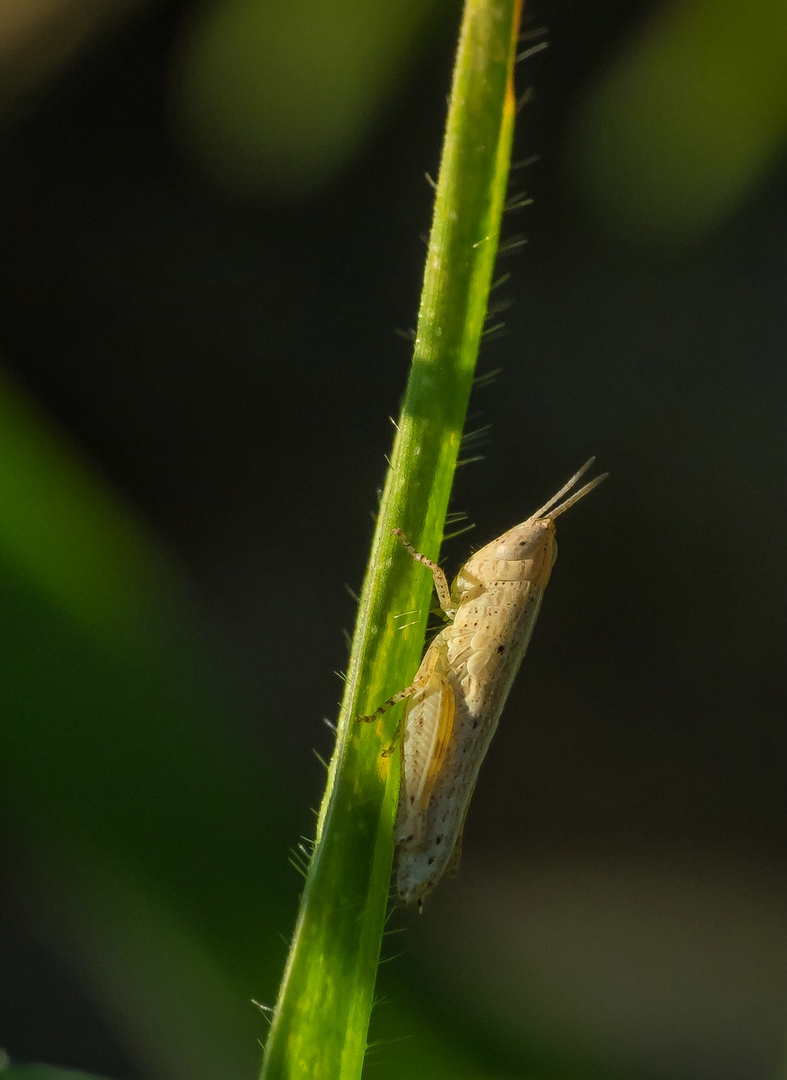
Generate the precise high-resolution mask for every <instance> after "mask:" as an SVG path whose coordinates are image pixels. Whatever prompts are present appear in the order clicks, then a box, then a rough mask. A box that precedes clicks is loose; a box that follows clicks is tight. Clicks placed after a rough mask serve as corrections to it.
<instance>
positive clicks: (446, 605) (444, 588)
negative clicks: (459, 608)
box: [391, 529, 456, 619]
mask: <svg viewBox="0 0 787 1080" xmlns="http://www.w3.org/2000/svg"><path fill="white" fill-rule="evenodd" d="M391 533H392V535H393V536H395V537H396V539H397V540H400V541H401V543H402V544H403V545H404V547H405V548H406V550H407V551H409V553H410V554H411V555H412V557H413V558H414V559H415V561H416V562H419V563H423V565H424V566H428V567H429V569H430V570H431V571H432V577H433V578H434V588H435V592H436V593H437V599H438V600H439V601H440V607H441V608H442V609H443V611H444V612H445V614H446V615H447V617H448V618H449V619H453V617H454V615H456V608H455V607H454V604H453V601H452V600H451V590H450V588H449V587H448V579H447V578H446V576H445V574H444V573H443V571H442V568H441V567H439V566H438V565H437V563H436V562H432V560H431V559H430V558H428V557H427V556H426V555H422V554H421V552H420V551H416V550H415V548H414V547H413V545H412V544H411V543H410V541H409V540H408V539H407V537H406V536H405V535H404V533H403V532H402V530H401V529H391Z"/></svg>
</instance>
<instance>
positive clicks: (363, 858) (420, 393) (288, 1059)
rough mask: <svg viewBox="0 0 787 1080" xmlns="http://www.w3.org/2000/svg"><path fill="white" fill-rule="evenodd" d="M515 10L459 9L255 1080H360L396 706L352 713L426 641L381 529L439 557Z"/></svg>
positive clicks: (486, 266)
mask: <svg viewBox="0 0 787 1080" xmlns="http://www.w3.org/2000/svg"><path fill="white" fill-rule="evenodd" d="M520 14H521V0H467V2H466V5H465V11H464V16H463V22H462V29H461V34H460V40H459V48H458V51H457V59H456V66H455V69H454V76H453V85H452V91H451V100H450V105H449V113H448V122H447V126H446V134H445V141H444V145H443V155H442V161H441V165H440V174H439V179H438V184H437V195H436V199H435V210H434V220H433V224H432V231H431V235H430V238H429V250H428V255H427V262H426V270H425V274H424V286H423V292H422V294H421V304H420V310H419V314H418V327H417V336H416V342H415V351H414V355H413V364H412V370H411V372H410V378H409V381H408V385H407V391H406V394H405V399H404V404H403V406H402V411H401V415H400V418H399V422H398V425H397V433H396V438H395V440H394V447H393V453H392V456H391V464H390V468H389V470H388V475H387V479H386V483H385V490H384V494H383V498H382V502H381V504H380V510H379V514H378V519H377V527H376V530H375V535H374V540H373V544H372V552H371V558H370V561H369V567H368V570H367V574H366V579H365V581H364V586H363V591H362V594H361V600H360V605H359V611H358V620H357V625H356V629H355V636H354V639H353V645H352V651H351V655H350V663H349V669H348V673H347V683H346V688H345V694H344V700H343V703H342V708H341V714H340V720H339V725H338V732H337V739H336V749H335V751H334V755H333V758H332V760H331V765H330V768H329V771H328V785H327V788H326V791H325V796H324V799H323V803H322V807H321V810H320V815H319V820H318V824H317V835H316V840H315V849H314V854H313V857H312V860H311V864H310V866H309V871H308V874H307V878H306V886H305V889H304V892H303V896H302V899H301V907H300V912H299V915H298V922H297V926H296V930H295V935H294V937H293V942H292V946H291V949H290V955H289V958H288V961H287V967H286V971H285V975H284V980H283V983H282V988H281V993H280V996H279V1000H278V1003H277V1006H276V1010H275V1014H274V1019H273V1024H272V1027H271V1032H270V1036H269V1038H268V1042H267V1045H266V1048H265V1056H264V1059H263V1065H262V1077H263V1080H284V1078H286V1080H295V1078H301V1077H303V1078H304V1080H305V1078H308V1080H321V1078H323V1077H324V1078H326V1080H328V1078H330V1080H336V1078H338V1077H340V1078H342V1080H344V1078H351V1077H352V1078H354V1077H358V1076H360V1073H361V1068H362V1065H363V1057H364V1053H365V1049H366V1037H367V1030H368V1025H369V1014H370V1012H371V1007H372V1000H373V993H374V982H375V974H376V969H377V963H378V959H379V954H380V945H381V940H382V933H383V925H384V920H385V914H386V908H387V901H388V888H389V881H390V873H391V863H392V859H393V838H392V832H393V820H394V815H395V811H396V800H397V793H398V762H397V756H396V755H393V756H392V757H382V756H381V750H382V749H383V748H384V747H385V746H387V745H388V743H389V742H390V739H391V738H392V735H393V730H394V728H395V727H396V722H397V716H396V713H397V712H398V710H392V711H391V714H390V715H389V716H386V717H385V719H384V720H383V721H381V722H380V723H379V724H378V725H376V726H374V727H372V726H367V725H359V724H356V723H355V718H356V717H357V716H358V715H359V714H363V713H369V712H372V711H373V710H374V709H375V708H376V706H377V705H379V704H380V702H381V701H383V700H385V698H386V697H388V696H389V695H390V694H392V693H394V692H396V691H398V690H400V689H401V688H402V687H403V686H405V685H406V684H407V683H408V682H409V681H410V680H411V679H412V676H413V673H414V671H415V670H416V668H417V666H418V660H419V657H420V654H421V650H422V647H423V639H424V633H425V627H426V617H427V612H428V608H429V593H430V589H431V577H430V575H429V574H428V572H427V571H426V570H425V569H424V568H423V567H419V566H417V565H416V564H415V563H413V561H412V559H410V558H409V557H408V556H407V554H406V553H405V552H404V551H403V550H402V548H401V546H400V545H398V544H396V543H395V541H394V540H393V538H392V537H391V528H392V526H394V525H397V526H399V527H400V528H401V529H403V531H404V532H405V533H406V534H407V536H408V537H409V538H410V539H411V540H412V541H413V543H414V544H415V546H416V547H417V548H418V549H419V550H420V551H423V552H425V553H427V554H429V555H432V556H434V557H436V555H437V552H438V550H439V545H440V541H441V539H442V534H443V525H444V522H445V515H446V511H447V507H448V498H449V495H450V490H451V482H452V479H453V474H454V470H455V468H456V462H457V456H458V452H459V446H460V442H461V436H462V428H463V424H464V418H465V414H466V411H467V402H468V399H469V396H470V389H471V386H472V381H473V373H474V370H475V364H476V358H477V354H478V347H479V343H480V339H481V333H482V330H483V324H484V319H485V316H486V309H487V302H488V296H489V288H490V285H491V280H492V271H493V268H494V262H495V256H496V252H497V244H498V236H499V231H500V219H501V216H502V211H503V204H504V201H505V192H506V181H507V177H508V168H509V161H510V152H511V138H512V132H513V125H514V114H515V98H514V89H513V65H514V60H515V54H516V42H517V35H518V28H519V19H520ZM408 613H409V614H408ZM403 623H409V625H408V626H406V628H402V624H403Z"/></svg>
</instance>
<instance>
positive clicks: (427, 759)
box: [358, 458, 607, 907]
mask: <svg viewBox="0 0 787 1080" xmlns="http://www.w3.org/2000/svg"><path fill="white" fill-rule="evenodd" d="M594 460H595V458H591V459H590V461H588V462H586V463H585V464H584V465H583V466H582V468H581V469H580V470H579V471H578V472H577V473H575V474H574V476H572V477H571V479H570V480H569V481H568V483H567V484H564V486H563V487H562V488H561V489H560V491H558V493H557V494H556V495H553V496H552V498H551V499H550V500H549V502H547V503H545V505H544V506H542V507H541V508H540V510H537V511H536V513H535V514H533V515H531V517H529V518H528V519H527V521H523V522H522V524H521V525H515V526H514V528H513V529H509V530H508V532H506V533H503V535H502V536H499V537H498V538H497V540H493V541H492V543H491V544H487V545H486V547H483V548H481V550H480V551H477V552H476V553H475V555H472V556H471V557H470V558H469V559H468V560H467V562H466V563H465V564H464V566H463V567H462V568H461V570H460V571H459V573H458V574H457V576H456V580H455V581H454V584H453V587H452V588H450V589H449V587H448V582H447V580H446V577H445V574H444V573H443V571H442V570H441V569H440V567H439V566H437V564H436V563H433V562H432V561H431V559H427V558H426V556H425V555H421V554H420V552H417V551H416V550H415V549H414V548H413V547H412V545H411V544H410V543H409V542H408V540H407V539H406V537H405V536H404V534H403V533H402V532H401V531H400V530H399V529H393V530H392V532H393V533H394V534H395V535H396V536H397V537H398V538H399V539H400V540H401V541H402V543H403V544H404V546H405V547H406V548H407V550H408V551H409V552H410V554H411V555H412V556H413V558H414V559H417V560H418V561H419V562H421V563H423V564H424V565H425V566H428V567H429V569H430V570H431V571H432V574H433V575H434V584H435V590H436V592H437V596H438V599H439V601H440V606H441V607H442V609H443V611H444V612H445V615H446V618H447V619H449V620H450V622H449V624H448V626H446V627H445V629H443V630H441V631H440V633H439V634H438V635H437V637H436V638H435V639H434V641H433V642H432V643H431V645H430V646H429V648H428V649H427V650H426V654H425V655H424V658H423V661H422V662H421V666H420V668H419V669H418V673H417V675H416V676H415V679H414V680H413V682H412V683H411V684H410V686H408V687H406V688H405V689H404V690H402V691H400V693H398V694H395V695H394V696H393V697H392V698H389V699H388V701H386V702H384V703H383V704H382V705H381V706H380V707H379V708H378V709H376V710H375V712H374V713H372V714H371V716H362V717H359V718H358V719H359V721H366V722H371V721H373V720H376V719H377V718H378V717H379V716H380V715H381V713H383V712H384V711H385V710H386V709H388V708H389V707H390V706H391V705H394V704H396V703H397V702H399V701H403V700H404V699H405V698H407V699H408V701H407V706H406V709H405V713H404V718H403V720H402V737H401V746H402V761H401V782H400V788H399V808H398V811H397V815H396V825H395V831H394V840H395V842H396V845H397V847H398V849H399V868H398V873H397V891H398V893H399V896H400V897H401V899H402V900H404V901H405V903H412V902H416V903H417V904H418V905H419V907H420V906H421V904H422V903H423V899H424V897H425V896H426V895H427V893H429V892H430V891H431V890H432V889H433V888H434V887H435V885H436V884H437V882H438V881H439V880H440V878H441V877H442V876H443V874H444V873H446V871H450V870H455V869H456V867H457V866H458V864H459V857H460V854H461V846H462V829H463V827H464V821H465V815H466V814H467V808H468V805H469V803H470V798H471V796H472V794H473V789H474V787H475V783H476V780H477V778H478V770H479V768H480V767H481V762H482V761H483V760H484V756H485V755H486V752H487V750H488V749H489V744H490V742H491V740H492V736H493V735H494V733H495V729H496V728H497V723H498V720H499V719H500V713H501V712H502V710H503V706H504V705H505V702H506V698H507V697H508V693H509V691H510V689H511V684H512V683H513V681H514V677H515V676H516V673H517V671H518V670H519V666H520V664H521V663H522V659H523V657H524V655H525V651H526V650H527V646H528V643H529V641H530V635H531V634H532V632H533V626H534V625H535V621H536V617H537V616H538V609H539V607H540V605H541V597H542V596H543V593H544V589H545V588H546V586H547V582H548V581H549V575H550V573H551V571H552V566H553V564H554V562H555V558H556V556H557V542H556V540H555V518H556V517H558V516H559V515H560V514H562V513H564V511H566V510H568V508H569V507H570V506H573V505H574V503H575V502H577V501H578V500H579V499H581V498H583V496H585V495H587V493H588V492H589V491H592V490H593V488H594V487H596V485H597V484H600V483H601V481H602V480H604V479H605V477H606V476H607V473H604V474H603V475H601V476H597V477H596V479H595V480H591V481H590V482H589V483H587V484H585V485H584V486H583V487H581V488H580V489H579V490H578V491H575V492H574V494H573V495H569V496H568V498H566V499H564V501H563V502H560V500H561V499H563V496H565V495H567V494H568V492H569V491H570V490H571V488H572V487H574V485H575V484H576V483H577V481H578V480H579V479H580V478H581V477H582V476H584V474H585V473H586V472H587V470H588V469H589V468H590V466H591V465H592V464H593V462H594ZM392 749H393V748H392Z"/></svg>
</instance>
